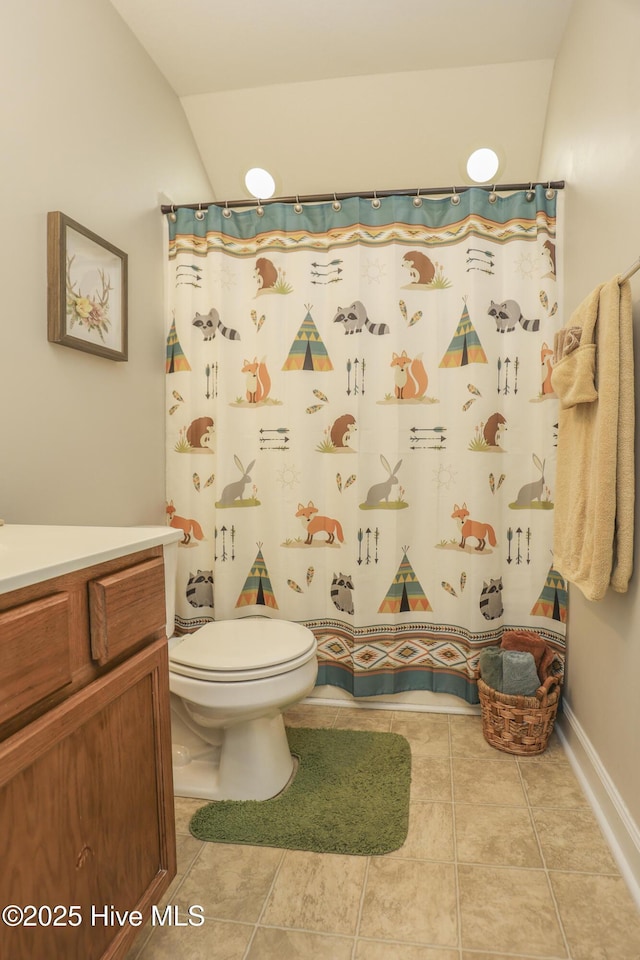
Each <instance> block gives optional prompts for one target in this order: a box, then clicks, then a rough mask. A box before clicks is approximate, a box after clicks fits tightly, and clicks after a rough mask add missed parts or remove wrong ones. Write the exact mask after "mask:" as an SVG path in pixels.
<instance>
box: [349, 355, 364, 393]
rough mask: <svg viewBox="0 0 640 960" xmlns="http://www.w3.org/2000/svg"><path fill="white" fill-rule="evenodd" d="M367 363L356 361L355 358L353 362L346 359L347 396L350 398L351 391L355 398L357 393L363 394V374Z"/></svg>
mask: <svg viewBox="0 0 640 960" xmlns="http://www.w3.org/2000/svg"><path fill="white" fill-rule="evenodd" d="M366 366H367V363H366V360H364V359H362V360H358V358H357V357H356V358H355V360H353V361H352V360H351V357H349V358H348V359H347V396H350V395H351V393H352V391H353V394H354V396H355V394H357V393H361V394H364V392H365V388H364V373H365V369H366ZM352 372H353V386H352V380H351V374H352Z"/></svg>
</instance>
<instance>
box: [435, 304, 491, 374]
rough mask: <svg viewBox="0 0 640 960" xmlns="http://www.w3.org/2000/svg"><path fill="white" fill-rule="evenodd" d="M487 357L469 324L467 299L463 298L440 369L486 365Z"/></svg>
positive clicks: (471, 325) (472, 327)
mask: <svg viewBox="0 0 640 960" xmlns="http://www.w3.org/2000/svg"><path fill="white" fill-rule="evenodd" d="M487 362H488V361H487V355H486V353H485V352H484V350H483V349H482V344H481V343H480V338H479V337H478V334H477V333H476V330H475V327H474V326H473V324H472V323H471V317H470V316H469V311H468V310H467V298H466V297H465V298H464V308H463V310H462V316H461V317H460V322H459V323H458V327H457V329H456V332H455V335H454V337H453V340H452V341H451V343H450V344H449V349H448V350H447V352H446V353H445V355H444V357H443V358H442V360H441V361H440V366H441V367H445V368H447V367H466V365H467V364H468V363H487Z"/></svg>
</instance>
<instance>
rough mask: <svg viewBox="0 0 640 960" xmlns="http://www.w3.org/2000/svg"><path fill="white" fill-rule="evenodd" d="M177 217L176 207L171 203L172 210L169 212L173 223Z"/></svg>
mask: <svg viewBox="0 0 640 960" xmlns="http://www.w3.org/2000/svg"><path fill="white" fill-rule="evenodd" d="M177 219H178V218H177V216H176V208H175V207H174V205H173V204H171V212H170V213H169V220H171V223H175V222H176V220H177Z"/></svg>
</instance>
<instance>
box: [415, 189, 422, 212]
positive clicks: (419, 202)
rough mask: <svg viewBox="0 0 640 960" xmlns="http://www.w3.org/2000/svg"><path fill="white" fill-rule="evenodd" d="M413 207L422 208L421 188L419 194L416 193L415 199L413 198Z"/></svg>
mask: <svg viewBox="0 0 640 960" xmlns="http://www.w3.org/2000/svg"><path fill="white" fill-rule="evenodd" d="M413 205H414V207H421V206H422V197H421V196H420V188H418V192H417V193H416V195H415V197H414V198H413Z"/></svg>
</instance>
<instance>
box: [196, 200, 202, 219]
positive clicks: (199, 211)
mask: <svg viewBox="0 0 640 960" xmlns="http://www.w3.org/2000/svg"><path fill="white" fill-rule="evenodd" d="M196 220H204V210H203V209H202V204H201V203H199V204H198V209H197V210H196Z"/></svg>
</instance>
